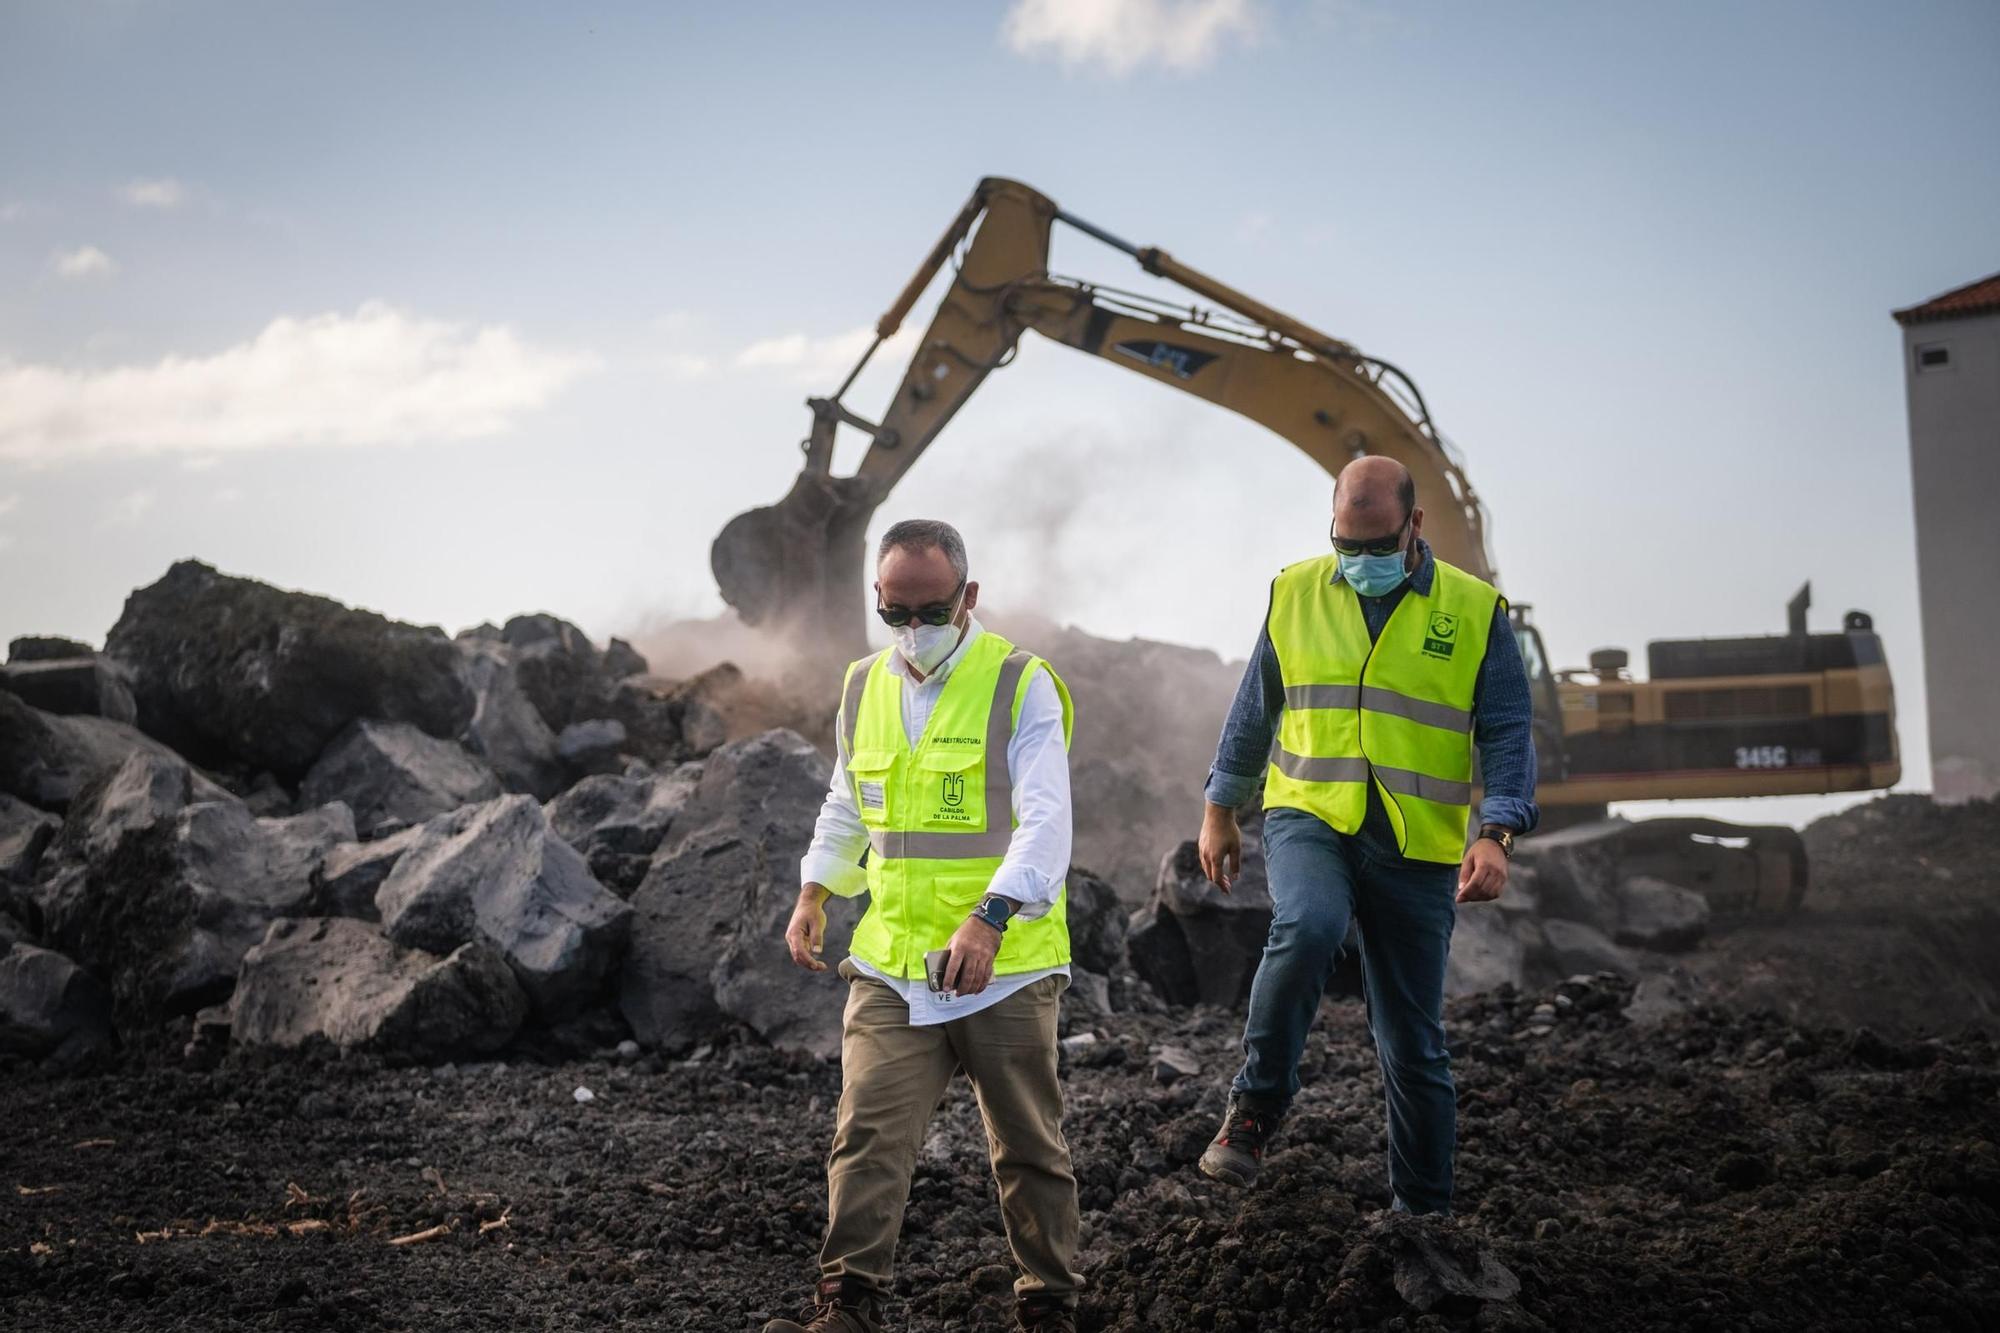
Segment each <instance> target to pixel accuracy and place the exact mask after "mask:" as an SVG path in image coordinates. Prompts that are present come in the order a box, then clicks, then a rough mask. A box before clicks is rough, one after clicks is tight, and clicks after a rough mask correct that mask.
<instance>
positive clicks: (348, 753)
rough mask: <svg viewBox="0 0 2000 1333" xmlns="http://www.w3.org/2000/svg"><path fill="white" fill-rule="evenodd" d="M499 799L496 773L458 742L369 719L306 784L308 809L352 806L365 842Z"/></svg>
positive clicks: (346, 735) (302, 789)
mask: <svg viewBox="0 0 2000 1333" xmlns="http://www.w3.org/2000/svg"><path fill="white" fill-rule="evenodd" d="M500 794H501V787H500V780H499V778H497V777H495V776H494V774H493V770H492V769H490V768H488V767H487V766H486V765H485V764H484V763H482V762H481V761H479V760H478V759H475V758H473V757H472V756H471V755H469V754H467V753H466V752H465V751H464V750H462V749H460V748H459V747H458V746H457V745H455V744H453V743H452V742H451V741H447V740H439V739H438V738H437V737H435V736H431V735H427V734H426V733H424V732H423V731H421V730H420V729H418V728H416V727H414V726H411V725H410V724H409V723H407V722H380V721H376V720H374V719H367V718H364V719H362V720H360V721H358V722H356V723H354V724H353V725H352V726H350V727H349V728H348V729H347V730H346V731H345V732H343V733H342V734H341V736H340V737H339V739H337V740H335V741H334V743H333V744H331V745H329V746H328V747H327V748H326V752H325V753H324V754H322V755H321V756H320V757H319V759H318V761H317V762H316V763H314V764H313V766H312V768H311V769H310V770H309V771H308V772H307V773H306V776H305V781H304V782H303V783H301V784H300V786H299V797H300V799H301V800H303V801H304V802H305V803H306V804H308V805H322V804H325V803H326V802H328V801H342V802H345V803H346V805H347V807H348V808H349V809H351V810H352V811H353V812H354V823H355V827H356V828H358V829H360V830H361V833H362V835H363V836H364V837H365V836H371V835H373V834H374V833H375V832H376V831H377V830H381V829H385V828H386V829H392V830H393V829H397V828H402V827H406V826H408V825H411V824H421V823H423V822H425V821H426V820H430V819H435V818H437V817H438V816H439V815H442V814H445V813H447V812H449V811H452V810H456V809H458V808H459V807H460V806H462V805H472V804H475V803H476V802H480V801H490V800H492V799H493V798H494V797H496V796H499V795H500Z"/></svg>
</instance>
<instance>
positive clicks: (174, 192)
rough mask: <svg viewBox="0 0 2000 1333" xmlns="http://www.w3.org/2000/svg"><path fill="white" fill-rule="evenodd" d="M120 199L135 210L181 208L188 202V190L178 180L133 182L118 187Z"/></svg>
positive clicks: (162, 179) (164, 178) (163, 178)
mask: <svg viewBox="0 0 2000 1333" xmlns="http://www.w3.org/2000/svg"><path fill="white" fill-rule="evenodd" d="M118 197H119V198H120V199H123V200H124V201H125V202H126V203H128V204H130V205H132V206H133V207H134V208H163V209H164V208H179V207H180V206H181V205H182V204H184V203H186V202H187V199H188V188H187V186H185V185H183V184H181V183H180V182H179V181H177V180H172V179H169V178H166V177H162V178H160V179H158V180H132V181H127V182H126V183H125V184H123V185H121V186H119V187H118Z"/></svg>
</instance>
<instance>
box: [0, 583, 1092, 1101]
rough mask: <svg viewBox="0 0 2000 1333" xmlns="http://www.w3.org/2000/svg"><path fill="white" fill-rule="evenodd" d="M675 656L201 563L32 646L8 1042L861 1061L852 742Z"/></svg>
mask: <svg viewBox="0 0 2000 1333" xmlns="http://www.w3.org/2000/svg"><path fill="white" fill-rule="evenodd" d="M645 671H646V663H645V660H644V659H643V658H642V657H640V656H639V655H638V654H637V653H636V652H635V651H634V650H632V649H631V648H630V646H629V645H626V644H624V643H623V642H622V641H619V640H616V639H614V640H612V642H611V645H610V647H609V648H608V649H607V650H604V651H600V650H598V649H597V647H596V646H595V645H593V644H592V643H591V642H590V641H589V640H588V639H587V638H586V637H585V636H584V635H583V634H582V633H581V632H580V631H579V630H577V629H576V627H574V626H572V625H569V624H567V623H566V622H564V621H561V620H558V619H556V618H555V617H553V616H547V615H535V616H522V617H517V618H516V619H514V620H511V621H509V622H508V623H507V625H505V626H504V627H501V628H497V629H496V628H494V627H493V626H490V625H483V626H480V627H479V628H477V629H474V630H469V631H467V632H465V633H463V634H460V635H459V636H458V637H457V638H456V639H451V638H447V637H446V636H445V635H444V634H443V633H442V632H441V631H439V630H435V629H426V628H420V627H417V626H411V625H404V624H399V623H397V622H394V621H390V620H387V619H384V618H383V617H381V616H377V615H373V614H371V613H368V612H364V611H355V610H350V609H348V608H346V607H343V606H340V605H338V604H337V603H334V602H331V601H328V600H326V599H325V598H320V597H313V596H308V595H305V594H300V593H291V592H284V591H281V590H279V589H275V588H271V587H268V586H266V585H263V584H260V583H256V582H253V581H251V580H247V579H240V578H232V577H228V576H225V575H221V574H218V573H217V572H216V571H214V570H212V569H209V568H208V567H206V566H203V565H200V564H196V563H194V562H184V563H182V564H178V565H175V566H174V567H173V569H172V570H170V571H169V572H168V574H167V576H166V577H165V578H164V579H162V580H161V581H160V582H159V583H157V584H154V585H153V586H151V587H148V588H143V589H140V590H139V591H137V592H135V593H134V594H133V595H132V597H131V598H130V600H129V601H128V602H127V604H126V607H125V611H124V614H123V616H122V617H121V619H120V620H119V622H118V624H117V625H116V626H115V627H114V628H113V629H112V631H111V633H110V635H109V637H108V639H107V641H106V647H105V651H104V652H103V653H94V652H91V651H90V650H89V649H88V647H87V646H86V645H81V644H74V643H66V642H62V641H52V640H22V641H17V642H16V644H15V645H14V649H13V652H12V653H11V654H10V660H9V662H8V664H7V666H6V667H5V668H4V677H0V684H4V686H5V688H4V689H0V946H4V947H5V949H6V951H7V952H6V954H5V957H4V960H0V1049H7V1050H12V1051H15V1052H18V1053H21V1054H26V1055H31V1056H35V1057H40V1058H49V1059H53V1060H55V1061H57V1062H58V1063H65V1064H67V1063H74V1062H76V1061H78V1060H81V1059H82V1058H84V1057H85V1056H87V1055H88V1054H90V1053H91V1052H93V1051H96V1050H100V1049H104V1048H105V1047H107V1046H108V1045H110V1044H111V1043H112V1041H113V1040H114V1039H115V1038H117V1037H121V1036H122V1037H123V1038H125V1039H127V1040H131V1039H135V1038H136V1039H141V1040H144V1039H151V1038H155V1037H158V1036H160V1035H161V1034H163V1033H164V1034H167V1035H168V1036H169V1037H171V1038H174V1039H179V1038H180V1037H183V1036H185V1037H186V1038H187V1039H188V1040H189V1041H190V1048H191V1051H192V1052H193V1053H194V1054H196V1055H199V1056H202V1057H203V1058H210V1057H212V1056H213V1055H214V1054H215V1053H216V1051H217V1049H218V1048H219V1047H220V1045H222V1044H223V1043H226V1042H229V1041H233V1042H235V1043H237V1044H238V1045H242V1046H250V1047H274V1048H280V1049H296V1048H298V1047H301V1046H303V1045H306V1044H308V1043H311V1042H314V1041H321V1040H323V1041H326V1042H329V1043H331V1044H333V1045H334V1046H336V1047H339V1048H341V1049H352V1050H363V1051H376V1052H381V1053H384V1054H388V1055H392V1056H395V1057H398V1058H402V1059H408V1060H416V1061H434V1060H440V1059H448V1058H453V1057H464V1056H469V1055H478V1054H484V1053H491V1052H495V1051H500V1050H505V1049H509V1048H513V1047H517V1046H518V1047H523V1048H525V1049H530V1050H539V1051H543V1052H545V1053H549V1054H553V1055H558V1056H559V1055H561V1054H563V1053H566V1052H576V1051H587V1050H592V1049H597V1048H598V1047H600V1046H604V1045H608V1044H615V1043H616V1042H617V1041H619V1040H621V1039H636V1040H637V1041H639V1042H640V1043H643V1044H644V1045H645V1046H647V1047H649V1048H654V1049H659V1050H664V1051H669V1052H673V1051H685V1050H687V1049H690V1048H691V1047H693V1046H695V1045H697V1044H699V1043H700V1042H702V1041H704V1040H708V1039H710V1038H712V1037H714V1036H715V1035H716V1034H717V1033H718V1032H720V1031H723V1030H725V1029H727V1028H729V1027H731V1026H733V1025H741V1026H743V1027H746V1028H748V1029H749V1030H750V1031H751V1032H753V1033H755V1034H757V1035H758V1036H759V1037H761V1038H763V1039H764V1040H766V1041H769V1042H771V1043H773V1044H776V1045H778V1046H781V1047H785V1048H787V1049H796V1050H802V1051H807V1052H812V1053H816V1054H826V1053H829V1052H831V1051H832V1050H834V1049H835V1048H836V1046H837V1042H838V1035H839V1034H838V1025H839V1011H840V1005H839V1003H838V999H837V997H835V996H833V990H834V987H835V986H836V984H837V980H836V979H835V978H834V977H833V975H832V974H831V973H826V974H822V975H817V976H808V975H806V974H803V973H800V972H799V971H798V970H797V969H796V968H794V967H792V966H791V965H790V962H789V960H788V958H787V957H786V955H785V952H784V950H783V948H782V945H781V944H780V943H779V941H780V940H781V938H782V935H783V927H784V922H785V919H786V916H787V915H788V914H789V911H790V907H791V903H792V902H793V900H794V898H795V897H796V894H797V887H798V886H797V879H796V865H797V861H796V858H797V856H798V854H799V852H800V851H801V850H803V848H804V847H805V845H806V843H807V842H808V841H809V839H810V837H811V833H812V827H813V820H814V816H815V814H816V813H817V810H818V807H819V803H820V799H821V796H822V794H823V793H824V790H825V782H826V770H827V762H828V761H827V758H826V757H825V756H824V755H823V754H822V753H821V752H820V751H819V750H817V749H815V747H814V746H813V745H812V744H810V743H809V742H807V741H806V740H805V739H803V738H801V737H800V736H799V735H798V734H796V733H795V732H792V731H789V730H784V729H778V730H762V729H756V730H752V728H761V725H762V724H763V723H765V722H767V721H769V720H770V719H771V718H772V717H774V716H779V715H782V712H783V707H782V705H781V704H778V703H776V702H775V701H774V700H773V698H772V696H771V695H770V693H769V692H768V691H765V690H763V689H762V688H761V687H759V686H756V685H754V684H752V683H750V682H748V681H746V680H745V679H744V678H743V677H742V675H741V673H739V672H738V671H736V669H735V668H733V667H730V666H727V665H723V666H717V667H713V668H711V669H709V670H707V671H704V672H702V673H701V674H699V675H697V676H695V677H694V678H692V679H690V680H688V681H684V682H679V683H674V682H667V681H662V680H659V679H657V678H653V677H649V676H647V675H646V674H645ZM746 732H748V733H749V734H745V733H746ZM1071 902H1072V906H1071V919H1072V921H1073V923H1075V927H1076V929H1077V931H1078V934H1079V938H1080V940H1082V941H1084V942H1083V943H1080V944H1079V968H1080V970H1088V969H1089V968H1091V967H1093V966H1094V967H1095V968H1096V969H1097V973H1096V975H1095V976H1092V977H1085V978H1083V979H1082V982H1081V984H1082V988H1083V989H1084V990H1086V991H1089V992H1091V993H1092V994H1095V995H1097V996H1099V997H1100V1000H1101V1002H1102V1003H1106V1004H1108V1003H1109V1002H1110V1000H1109V996H1110V993H1111V980H1110V976H1109V974H1110V973H1112V972H1113V971H1119V970H1122V969H1123V967H1124V964H1123V921H1122V917H1121V915H1120V913H1119V912H1118V910H1117V907H1116V903H1115V899H1114V896H1113V895H1112V893H1111V892H1110V890H1109V889H1108V888H1107V887H1106V886H1104V884H1103V883H1102V882H1101V881H1098V880H1095V879H1094V878H1093V877H1091V876H1089V875H1088V874H1087V873H1085V872H1078V874H1077V875H1076V876H1075V878H1074V880H1073V884H1072V892H1071ZM855 908H856V905H855V904H853V903H851V902H841V903H835V904H832V905H831V909H830V913H829V915H830V918H831V938H830V940H829V947H830V948H831V949H833V950H836V951H838V950H840V949H841V948H842V947H843V946H844V944H845V941H846V938H847V933H848V932H849V931H850V930H851V929H852V925H853V921H854V918H855V916H856V910H855ZM1099 918H1102V920H1101V921H1100V920H1099ZM1100 937H1102V941H1103V942H1102V943H1100V944H1097V945H1094V946H1093V945H1092V944H1090V943H1089V941H1092V940H1097V939H1099V938H1100ZM1084 959H1088V960H1089V961H1088V962H1084V961H1083V960H1084Z"/></svg>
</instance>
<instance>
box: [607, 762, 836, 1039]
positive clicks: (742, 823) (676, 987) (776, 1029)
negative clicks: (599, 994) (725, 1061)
mask: <svg viewBox="0 0 2000 1333" xmlns="http://www.w3.org/2000/svg"><path fill="white" fill-rule="evenodd" d="M826 781H827V761H826V760H825V759H824V758H822V757H821V756H820V754H819V752H818V751H817V750H815V749H814V748H813V747H812V746H811V745H810V744H809V743H807V742H806V740H805V739H804V738H803V737H801V736H799V735H797V734H796V733H794V732H790V731H772V732H766V733H764V734H763V735H760V736H754V737H749V738H747V739H744V740H740V741H733V742H731V743H730V744H728V745H725V746H723V747H722V748H721V749H720V750H717V751H716V752H715V753H714V754H713V755H711V756H709V758H708V760H707V761H706V763H705V764H704V765H703V766H702V770H701V783H700V786H699V787H698V788H697V789H696V790H695V793H694V796H693V798H692V799H690V800H689V801H688V803H687V805H686V807H685V808H684V809H683V810H682V811H681V812H680V814H679V816H678V817H677V818H676V819H675V820H674V821H673V832H672V833H671V835H670V836H669V837H668V839H667V841H666V843H665V844H664V845H662V846H661V848H660V850H659V853H658V855H657V856H656V858H655V859H654V862H653V866H652V869H651V870H650V871H649V872H648V873H647V875H646V878H645V881H644V882H643V883H642V884H641V885H640V886H639V889H638V891H637V892H636V893H634V894H633V896H632V905H633V907H634V909H635V916H634V918H633V927H632V950H631V954H630V956H629V957H628V958H627V959H626V962H625V971H624V978H623V989H622V992H621V1000H620V1007H621V1008H622V1009H623V1011H624V1014H625V1018H626V1021H627V1022H629V1023H630V1024H631V1025H632V1030H633V1032H634V1034H635V1035H636V1036H637V1037H638V1039H639V1040H640V1041H641V1042H642V1043H644V1044H646V1045H648V1046H653V1047H662V1048H666V1049H670V1050H683V1049H686V1048H687V1047H689V1046H692V1045H693V1044H695V1043H696V1042H698V1041H701V1040H703V1039H705V1038H706V1037H708V1036H710V1035H711V1034H712V1033H713V1031H714V1030H715V1029H716V1027H717V1026H718V1025H719V1024H720V1023H721V1022H722V1021H723V1020H724V1018H725V1017H731V1018H736V1019H738V1020H740V1021H742V1022H744V1023H746V1024H748V1025H749V1026H750V1027H751V1028H752V1029H753V1030H754V1031H757V1032H758V1033H760V1034H762V1035H763V1036H764V1037H765V1038H766V1039H767V1040H769V1041H770V1042H772V1043H773V1044H774V1045H778V1046H780V1047H783V1048H789V1049H798V1050H807V1051H812V1052H815V1053H822V1054H830V1053H832V1052H833V1051H836V1050H838V1049H839V1043H840V1015H841V1008H842V1004H843V1002H844V998H845V990H846V986H845V983H844V982H842V981H841V980H840V979H839V977H838V976H837V975H836V973H835V969H834V968H833V966H832V964H834V963H836V962H838V961H839V960H840V959H841V958H842V957H843V956H844V955H845V954H846V952H847V942H848V939H849V937H850V935H851V934H852V932H853V927H854V922H855V921H856V920H857V919H858V918H859V916H860V907H859V904H857V903H855V902H853V901H851V900H847V899H840V898H835V899H831V900H829V901H828V903H827V904H826V914H827V931H826V947H825V955H824V956H825V959H826V962H827V963H828V967H827V970H826V971H824V972H805V971H802V970H801V969H799V968H798V967H797V966H796V965H794V964H793V963H792V961H791V959H790V957H789V956H788V955H787V953H786V952H785V947H784V932H785V925H786V923H787V922H788V921H789V920H790V917H791V912H792V907H793V905H794V904H795V903H796V902H797V900H798V894H799V874H798V856H799V853H800V852H801V851H803V850H804V848H805V847H806V846H807V845H808V844H809V843H810V842H811V840H812V831H813V824H814V821H815V820H816V818H817V816H818V813H819V807H820V802H821V799H822V798H823V797H824V796H825V794H826Z"/></svg>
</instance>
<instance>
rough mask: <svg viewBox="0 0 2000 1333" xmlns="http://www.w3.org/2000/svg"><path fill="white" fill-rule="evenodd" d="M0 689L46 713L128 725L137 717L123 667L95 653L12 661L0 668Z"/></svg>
mask: <svg viewBox="0 0 2000 1333" xmlns="http://www.w3.org/2000/svg"><path fill="white" fill-rule="evenodd" d="M0 689H4V690H6V691H8V692H9V693H12V694H15V695H18V696H20V697H21V698H22V699H23V700H25V701H26V702H27V703H28V704H29V705H31V706H33V707H35V708H39V709H41V710H42V711H43V712H45V713H59V714H65V715H67V714H72V713H82V714H86V715H88V716H91V717H103V718H109V719H110V720H112V721H113V722H124V723H128V724H129V723H131V722H133V721H135V720H136V719H137V707H136V705H135V704H134V703H133V701H132V691H131V688H130V687H129V686H128V685H127V684H126V683H125V674H124V672H123V670H122V669H120V668H119V666H118V664H117V663H115V662H113V661H111V660H110V659H109V658H105V657H99V656H98V655H97V654H95V653H90V654H87V655H85V656H79V657H50V658H33V659H29V660H27V661H9V662H8V663H7V665H6V666H4V667H0Z"/></svg>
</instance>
